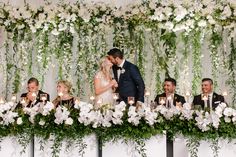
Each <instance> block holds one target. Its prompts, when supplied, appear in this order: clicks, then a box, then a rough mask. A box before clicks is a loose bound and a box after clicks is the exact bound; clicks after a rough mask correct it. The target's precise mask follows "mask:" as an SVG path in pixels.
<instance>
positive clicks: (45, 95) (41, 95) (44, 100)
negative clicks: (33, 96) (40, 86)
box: [40, 94, 47, 103]
mask: <svg viewBox="0 0 236 157" xmlns="http://www.w3.org/2000/svg"><path fill="white" fill-rule="evenodd" d="M40 100H41V101H42V102H43V103H45V102H46V100H47V94H40Z"/></svg>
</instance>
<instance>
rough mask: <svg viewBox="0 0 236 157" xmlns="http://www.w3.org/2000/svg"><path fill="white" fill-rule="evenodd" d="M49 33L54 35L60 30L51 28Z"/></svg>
mask: <svg viewBox="0 0 236 157" xmlns="http://www.w3.org/2000/svg"><path fill="white" fill-rule="evenodd" d="M51 33H52V34H53V35H56V36H57V35H59V34H60V32H59V31H58V30H57V29H53V30H52V32H51Z"/></svg>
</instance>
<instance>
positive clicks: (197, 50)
mask: <svg viewBox="0 0 236 157" xmlns="http://www.w3.org/2000/svg"><path fill="white" fill-rule="evenodd" d="M192 38H193V40H192V45H193V54H192V55H193V56H192V57H193V67H194V70H193V80H192V92H193V94H194V95H196V94H197V89H198V87H199V85H200V82H201V76H202V75H201V69H202V66H201V30H196V31H193V34H192Z"/></svg>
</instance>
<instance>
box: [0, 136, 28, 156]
mask: <svg viewBox="0 0 236 157" xmlns="http://www.w3.org/2000/svg"><path fill="white" fill-rule="evenodd" d="M0 146H1V150H0V157H31V156H32V153H33V151H32V150H33V149H32V147H33V146H32V143H29V144H28V146H27V148H26V149H25V151H24V153H23V152H22V151H23V147H22V146H21V145H20V144H19V143H18V141H17V138H16V137H14V136H12V137H10V136H8V137H4V138H2V139H1V143H0Z"/></svg>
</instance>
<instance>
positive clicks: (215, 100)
mask: <svg viewBox="0 0 236 157" xmlns="http://www.w3.org/2000/svg"><path fill="white" fill-rule="evenodd" d="M221 102H225V100H224V97H223V96H222V95H219V94H217V93H213V98H212V109H215V108H216V107H217V106H218V105H219V104H220V103H221ZM193 105H201V107H202V109H204V100H202V95H201V94H199V95H196V96H194V98H193Z"/></svg>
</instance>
